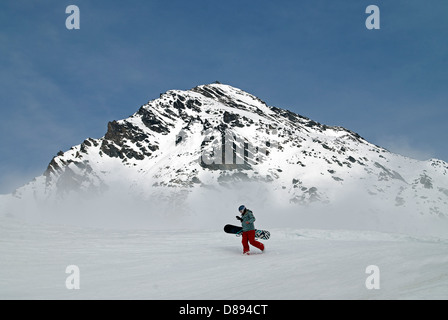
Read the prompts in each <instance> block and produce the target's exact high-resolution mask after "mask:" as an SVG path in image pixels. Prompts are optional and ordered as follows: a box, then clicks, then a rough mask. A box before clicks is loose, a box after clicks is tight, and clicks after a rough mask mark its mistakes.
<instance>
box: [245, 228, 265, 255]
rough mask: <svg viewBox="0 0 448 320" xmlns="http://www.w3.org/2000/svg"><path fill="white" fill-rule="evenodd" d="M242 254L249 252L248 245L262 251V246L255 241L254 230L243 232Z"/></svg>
mask: <svg viewBox="0 0 448 320" xmlns="http://www.w3.org/2000/svg"><path fill="white" fill-rule="evenodd" d="M242 243H243V253H247V252H249V243H250V244H251V245H253V246H254V247H255V248H258V249H260V250H261V251H263V250H264V244H262V243H261V242H258V241H256V240H255V230H250V231H245V232H243V241H242Z"/></svg>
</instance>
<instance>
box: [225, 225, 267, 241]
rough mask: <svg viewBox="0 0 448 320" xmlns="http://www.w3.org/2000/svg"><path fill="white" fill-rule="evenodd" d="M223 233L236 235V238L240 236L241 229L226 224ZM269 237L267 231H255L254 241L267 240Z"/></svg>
mask: <svg viewBox="0 0 448 320" xmlns="http://www.w3.org/2000/svg"><path fill="white" fill-rule="evenodd" d="M224 232H226V233H231V234H236V236H240V235H242V234H243V228H242V227H238V226H234V225H231V224H227V225H225V226H224ZM270 236H271V234H270V233H269V231H266V230H258V229H255V238H256V239H262V240H268V239H269V238H270Z"/></svg>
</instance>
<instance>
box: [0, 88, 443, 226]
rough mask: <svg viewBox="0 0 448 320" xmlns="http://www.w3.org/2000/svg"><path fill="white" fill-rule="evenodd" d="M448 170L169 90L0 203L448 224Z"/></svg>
mask: <svg viewBox="0 0 448 320" xmlns="http://www.w3.org/2000/svg"><path fill="white" fill-rule="evenodd" d="M447 171H448V164H447V163H446V162H444V161H441V160H436V159H431V160H428V161H418V160H414V159H410V158H407V157H404V156H401V155H398V154H394V153H391V152H389V151H387V150H386V149H383V148H381V147H379V146H376V145H373V144H371V143H369V142H368V141H366V140H365V139H363V138H362V137H361V136H360V135H358V134H357V133H355V132H352V131H350V130H347V129H345V128H342V127H335V126H327V125H323V124H320V123H317V122H315V121H313V120H311V119H308V118H306V117H304V116H301V115H298V114H296V113H293V112H291V111H288V110H285V109H280V108H277V107H271V106H268V105H267V104H266V103H265V102H263V101H262V100H260V99H259V98H257V97H255V96H253V95H251V94H249V93H247V92H244V91H242V90H240V89H237V88H234V87H231V86H229V85H224V84H219V83H214V84H209V85H201V86H198V87H195V88H193V89H191V90H187V91H181V90H170V91H168V92H166V93H164V94H161V95H160V97H159V98H158V99H155V100H152V101H150V102H148V103H147V104H145V105H143V106H141V107H140V109H139V110H138V111H137V112H136V113H134V114H133V115H132V116H130V117H129V118H126V119H123V120H119V121H112V122H109V123H108V125H107V132H106V134H105V135H104V137H102V138H99V139H93V138H88V139H86V140H85V141H83V142H82V143H81V144H80V145H77V146H74V147H72V148H71V149H70V150H68V151H66V152H62V151H61V152H59V153H58V154H57V156H55V157H54V158H53V159H52V160H51V162H50V164H49V165H48V168H47V170H46V171H45V172H44V174H43V175H42V176H39V177H37V178H35V179H34V180H33V181H32V182H30V183H28V184H27V185H25V186H23V187H21V188H19V189H18V190H16V191H15V192H14V193H13V194H12V195H8V196H3V197H2V198H0V202H1V203H2V206H3V207H2V208H3V209H2V211H3V212H8V213H9V214H11V212H13V211H14V208H16V207H17V206H18V204H20V203H24V202H26V203H28V205H29V204H30V203H38V205H42V204H45V205H48V204H49V203H65V202H64V201H65V200H67V199H70V198H71V197H72V196H73V195H76V197H77V199H78V200H79V199H84V200H85V199H87V198H89V199H95V198H99V197H101V196H103V195H106V194H108V195H111V198H109V199H117V197H119V198H121V197H122V198H127V199H133V200H132V201H129V203H134V200H135V199H138V201H139V203H140V204H142V205H143V206H144V208H145V211H148V212H149V211H151V208H156V207H157V208H160V207H158V206H159V205H160V204H167V205H169V207H170V208H171V209H170V210H169V211H170V213H164V214H173V212H176V213H175V214H174V215H176V214H177V215H182V214H181V213H180V212H181V211H182V212H184V213H186V214H192V212H193V213H194V212H196V211H197V210H199V209H198V208H195V205H193V204H192V203H200V202H201V201H196V202H192V201H193V200H198V199H203V200H204V202H207V203H208V205H210V203H212V204H213V205H215V206H216V207H218V208H224V209H225V210H227V209H228V208H232V210H234V209H235V208H234V207H235V206H237V205H238V204H239V202H241V203H248V204H252V205H253V206H257V205H258V206H259V207H263V206H264V205H268V204H269V205H271V206H272V208H275V207H279V206H280V207H282V208H284V207H288V208H289V209H290V210H292V211H294V210H296V211H297V212H305V211H306V210H308V208H310V207H312V206H314V205H318V206H321V208H327V209H326V210H324V211H326V212H328V211H332V210H333V209H332V208H339V209H338V210H339V211H344V210H345V209H346V210H347V211H350V214H351V215H352V217H353V219H355V220H357V219H358V220H360V221H361V220H363V219H364V215H366V214H368V215H369V217H370V221H375V219H377V220H378V219H383V218H384V217H388V218H387V219H389V217H390V216H393V215H395V214H396V212H400V214H399V215H400V219H403V217H404V218H405V219H406V216H407V215H408V216H409V217H410V216H413V217H418V216H421V217H423V219H431V220H434V221H439V220H443V218H445V217H447V216H448V179H447V178H448V177H447ZM220 194H221V195H222V194H226V195H227V194H232V195H233V196H234V197H233V198H232V199H223V198H222V197H220V196H219V195H220ZM78 200H77V201H78ZM229 202H230V203H229ZM75 203H76V202H75ZM124 206H125V208H127V207H128V204H126V205H124ZM31 207H34V204H33V205H31ZM202 209H204V208H201V210H202ZM224 209H223V210H224ZM21 210H23V209H21ZM132 210H134V209H132ZM164 210H165V211H166V209H164ZM154 211H157V212H158V213H157V214H159V215H163V214H161V213H160V212H159V210H154ZM259 211H260V210H259ZM334 211H335V212H336V211H337V210H334ZM339 211H338V212H339ZM147 214H151V213H147ZM154 214H155V213H154ZM335 214H337V213H335ZM397 214H398V213H397ZM379 217H382V218H379ZM335 219H337V218H335ZM394 219H395V218H390V220H391V221H396V220H394Z"/></svg>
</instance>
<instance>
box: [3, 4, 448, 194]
mask: <svg viewBox="0 0 448 320" xmlns="http://www.w3.org/2000/svg"><path fill="white" fill-rule="evenodd" d="M69 5H76V6H78V8H79V11H80V19H79V21H80V29H72V30H69V29H67V27H66V19H67V18H69V16H70V14H67V13H66V8H67V6H69ZM369 5H376V6H378V8H379V10H380V29H373V30H369V29H367V28H366V24H365V22H366V19H367V18H368V17H369V15H370V14H369V13H366V8H367V6H369ZM215 81H220V82H221V83H225V84H229V85H232V86H235V87H238V88H240V89H243V90H245V91H247V92H249V93H252V94H254V95H256V96H258V97H259V98H261V99H262V100H263V101H265V102H266V103H267V104H268V105H270V106H276V107H280V108H284V109H288V110H291V111H294V112H296V113H299V114H301V115H303V116H306V117H309V118H311V119H313V120H314V121H317V122H320V123H323V124H327V125H337V126H343V127H345V128H347V129H350V130H352V131H355V132H357V133H358V134H360V135H361V136H362V137H364V138H365V139H366V140H368V141H369V142H372V143H374V144H377V145H380V146H382V147H385V148H387V149H389V150H390V151H393V152H396V153H400V154H402V155H405V156H408V157H412V158H416V159H420V160H426V159H429V158H438V159H442V160H445V161H448V150H447V148H446V139H447V138H448V126H447V125H446V122H447V117H448V2H447V1H446V0H432V1H430V2H429V1H423V0H394V1H385V0H369V1H364V0H344V1H332V0H325V1H323V0H314V1H297V0H293V1H286V0H283V1H282V0H279V1H265V0H239V1H235V0H226V1H211V0H190V1H185V0H182V1H180V0H163V1H162V0H155V1H152V0H129V1H119V0H107V1H105V0H94V1H93V0H70V1H64V0H40V1H28V0H2V1H1V2H0V117H1V122H0V150H1V157H0V193H9V192H12V191H13V190H14V189H15V188H17V187H19V186H21V185H23V184H25V183H26V182H28V181H30V180H32V179H33V178H34V177H35V176H38V175H41V174H42V173H43V172H44V171H45V169H46V167H47V165H48V163H49V162H50V161H51V159H52V157H53V156H55V155H56V154H57V152H58V151H59V150H62V151H66V150H68V149H70V147H71V146H74V145H77V144H80V143H81V142H82V141H84V140H85V139H86V138H88V137H92V138H100V137H102V136H103V135H104V134H105V133H106V130H107V123H108V121H112V120H119V119H123V118H127V117H128V116H130V115H131V114H133V113H134V112H136V111H137V110H138V108H139V107H140V106H141V105H143V104H145V103H146V102H147V101H149V100H153V99H155V98H158V97H159V94H160V93H163V92H166V91H168V90H171V89H180V90H188V89H191V88H193V87H195V86H197V85H201V84H207V83H212V82H215Z"/></svg>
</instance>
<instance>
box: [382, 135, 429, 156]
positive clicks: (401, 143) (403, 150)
mask: <svg viewBox="0 0 448 320" xmlns="http://www.w3.org/2000/svg"><path fill="white" fill-rule="evenodd" d="M379 145H380V146H382V147H383V148H386V149H387V150H389V151H391V152H393V153H397V154H400V155H402V156H405V157H409V158H412V159H417V160H423V161H424V160H429V159H431V158H434V157H435V156H434V155H435V151H434V150H433V149H431V147H430V146H428V145H426V146H421V145H420V144H419V145H417V144H416V143H415V142H413V141H412V140H411V139H410V138H409V137H407V136H403V135H393V136H392V135H390V136H383V137H380V138H379Z"/></svg>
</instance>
